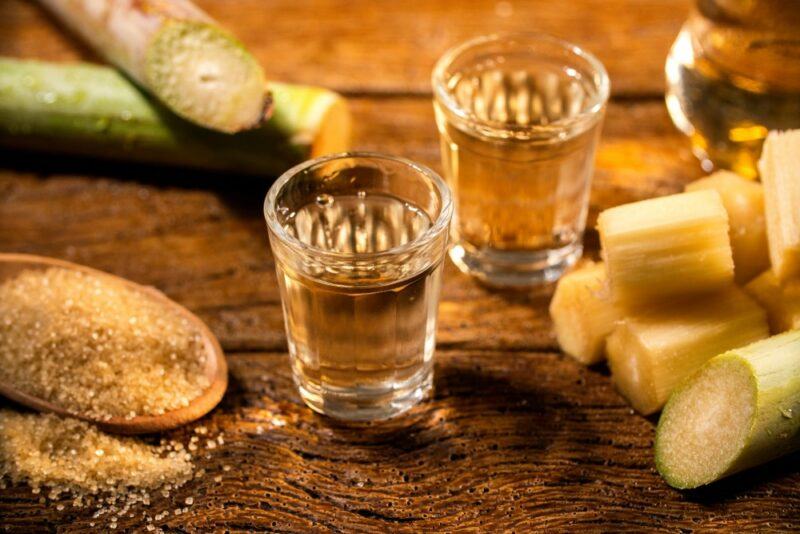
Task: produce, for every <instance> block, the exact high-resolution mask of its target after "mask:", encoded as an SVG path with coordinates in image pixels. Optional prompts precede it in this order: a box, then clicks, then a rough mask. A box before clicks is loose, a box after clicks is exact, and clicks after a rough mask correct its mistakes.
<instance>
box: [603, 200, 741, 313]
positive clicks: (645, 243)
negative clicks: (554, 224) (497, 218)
mask: <svg viewBox="0 0 800 534" xmlns="http://www.w3.org/2000/svg"><path fill="white" fill-rule="evenodd" d="M598 229H599V230H600V241H601V243H602V245H603V254H604V256H605V260H606V269H607V271H608V278H609V281H610V283H611V291H612V296H613V298H614V300H615V301H616V302H617V303H618V304H619V305H620V306H622V307H623V308H624V309H629V310H630V309H637V308H640V307H642V306H645V307H646V306H649V305H651V304H652V303H654V302H656V303H659V302H660V301H662V300H663V299H677V298H679V297H685V296H688V295H696V294H700V293H711V292H714V291H717V290H720V289H723V288H724V287H726V286H728V285H730V284H731V283H732V282H733V257H732V255H731V245H730V239H729V238H728V214H727V212H726V211H725V207H724V206H723V205H722V200H721V199H720V196H719V194H718V193H717V192H716V191H694V192H691V193H681V194H678V195H670V196H665V197H659V198H653V199H650V200H643V201H641V202H634V203H632V204H625V205H622V206H617V207H615V208H610V209H607V210H605V211H604V212H602V213H601V214H600V217H599V218H598Z"/></svg>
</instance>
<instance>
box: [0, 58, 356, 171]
mask: <svg viewBox="0 0 800 534" xmlns="http://www.w3.org/2000/svg"><path fill="white" fill-rule="evenodd" d="M272 92H273V96H274V98H275V102H276V109H275V112H274V113H273V115H272V117H271V118H270V119H269V120H268V121H267V122H266V123H265V124H264V125H262V126H261V127H259V128H257V129H255V130H250V131H247V132H241V133H238V134H233V135H230V134H223V133H219V132H214V131H211V130H208V129H206V128H200V127H198V126H195V125H193V124H191V123H189V122H187V121H185V120H183V119H181V118H180V117H177V116H175V115H173V114H172V113H170V112H169V111H168V110H167V109H166V108H164V107H163V106H161V105H160V104H158V103H157V102H155V101H154V100H153V99H152V98H149V97H148V96H147V95H145V94H144V93H142V92H141V91H140V90H139V89H138V88H136V87H135V86H134V85H133V84H132V83H131V82H130V81H128V80H127V79H126V78H125V77H124V76H122V75H121V74H119V73H118V72H117V71H116V70H114V69H112V68H108V67H98V66H95V65H89V64H81V63H77V64H56V63H44V62H38V61H22V60H15V59H7V58H5V59H4V58H0V144H2V145H6V146H11V147H19V148H31V149H40V150H46V151H56V152H64V153H71V154H80V155H88V156H100V157H107V158H108V157H110V158H118V159H126V160H134V161H141V162H150V163H165V164H172V165H182V166H189V167H196V168H203V169H212V170H230V171H236V172H244V173H253V174H264V175H276V174H280V173H282V172H283V171H285V170H286V169H288V168H289V167H291V166H292V165H295V164H297V163H299V162H301V161H303V160H305V159H308V158H311V157H316V156H319V155H322V154H327V153H331V152H341V151H342V150H345V149H347V148H348V145H349V139H350V114H349V112H348V109H347V104H346V102H345V100H344V99H343V98H342V97H341V96H339V95H338V94H336V93H334V92H332V91H328V90H326V89H321V88H317V87H308V86H300V85H285V84H278V83H273V84H272Z"/></svg>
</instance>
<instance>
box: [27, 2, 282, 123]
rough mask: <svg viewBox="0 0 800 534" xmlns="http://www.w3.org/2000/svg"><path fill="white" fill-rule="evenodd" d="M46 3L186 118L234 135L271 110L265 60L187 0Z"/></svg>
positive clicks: (103, 54) (256, 121)
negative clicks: (262, 66)
mask: <svg viewBox="0 0 800 534" xmlns="http://www.w3.org/2000/svg"><path fill="white" fill-rule="evenodd" d="M40 1H41V3H42V4H44V5H45V6H47V7H48V8H49V9H50V10H51V11H52V12H53V13H54V14H56V15H57V16H58V17H59V18H60V19H61V20H63V21H64V22H65V23H66V25H67V26H69V27H70V28H71V29H72V30H73V31H74V32H75V33H77V34H78V35H80V36H81V37H82V38H83V39H84V40H85V41H86V42H87V43H89V44H90V45H91V46H92V47H93V48H94V49H95V50H96V51H97V52H98V53H99V54H100V55H102V56H104V57H105V58H106V59H107V60H109V61H110V62H112V63H114V64H115V65H116V66H117V67H119V68H120V69H122V70H124V71H125V72H126V73H127V74H128V76H130V77H131V78H133V79H134V80H136V82H138V83H139V84H140V85H141V86H142V87H144V88H146V89H147V90H148V91H149V92H150V93H152V94H153V95H155V96H156V98H158V99H159V100H160V101H161V102H162V103H163V104H165V105H166V106H167V107H168V108H169V109H171V110H172V111H174V112H175V113H177V114H178V115H180V116H181V117H184V118H185V119H188V120H190V121H192V122H194V123H196V124H199V125H201V126H205V127H207V128H212V129H215V130H219V131H222V132H229V133H232V132H238V131H241V130H246V129H250V128H254V127H256V126H258V125H259V124H261V123H262V122H263V121H264V120H265V118H266V117H267V116H268V115H269V108H270V99H269V93H268V91H267V86H266V80H265V78H264V72H263V70H262V69H261V66H260V65H259V64H258V62H257V61H256V60H255V58H253V56H251V55H250V53H249V52H248V51H247V50H245V48H244V46H243V45H242V44H241V43H240V42H239V41H238V40H237V39H236V38H235V37H233V36H232V35H231V34H229V33H228V32H226V31H225V30H223V29H222V28H220V27H219V26H218V25H217V24H216V22H214V21H213V20H212V19H211V17H209V16H208V15H207V14H206V13H204V12H203V11H201V10H200V9H199V8H198V7H197V6H195V5H194V4H192V3H191V2H190V1H189V0H170V1H168V2H165V1H160V0H104V1H99V2H98V1H97V0H40Z"/></svg>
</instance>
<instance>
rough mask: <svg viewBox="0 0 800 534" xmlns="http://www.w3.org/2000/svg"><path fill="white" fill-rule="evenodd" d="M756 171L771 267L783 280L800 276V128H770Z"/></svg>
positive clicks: (781, 280)
mask: <svg viewBox="0 0 800 534" xmlns="http://www.w3.org/2000/svg"><path fill="white" fill-rule="evenodd" d="M758 172H759V174H760V175H761V182H762V183H763V184H764V212H765V214H766V216H767V238H768V240H769V255H770V262H771V264H772V271H773V272H774V273H775V276H776V277H777V278H778V280H779V281H780V282H785V281H787V280H790V279H792V278H796V277H798V276H800V208H798V207H799V206H800V130H788V131H785V132H779V131H772V132H770V133H769V135H767V138H766V140H765V141H764V148H763V149H762V151H761V158H760V159H759V160H758Z"/></svg>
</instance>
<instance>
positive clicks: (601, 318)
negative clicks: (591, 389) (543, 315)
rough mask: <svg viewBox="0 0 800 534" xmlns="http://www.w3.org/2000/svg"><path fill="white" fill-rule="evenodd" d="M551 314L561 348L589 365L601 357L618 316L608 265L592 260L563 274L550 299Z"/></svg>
mask: <svg viewBox="0 0 800 534" xmlns="http://www.w3.org/2000/svg"><path fill="white" fill-rule="evenodd" d="M550 317H551V318H552V319H553V326H554V327H555V331H556V338H557V339H558V344H559V345H560V346H561V350H563V351H564V352H566V353H567V354H569V355H570V356H572V357H573V358H575V359H576V360H578V361H579V362H581V363H583V364H586V365H591V364H594V363H597V362H599V361H602V360H603V359H604V358H605V344H606V337H608V335H609V334H610V333H611V331H612V330H613V329H614V323H615V321H616V320H617V319H619V312H618V311H617V309H616V307H615V306H614V305H613V303H612V302H611V298H610V294H609V292H608V287H607V284H606V269H605V265H603V264H602V263H589V264H587V265H585V266H582V267H581V268H579V269H577V270H575V271H572V272H570V273H568V274H566V275H564V276H563V277H562V278H561V280H560V281H559V282H558V286H557V287H556V291H555V293H554V294H553V300H552V301H551V302H550Z"/></svg>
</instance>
